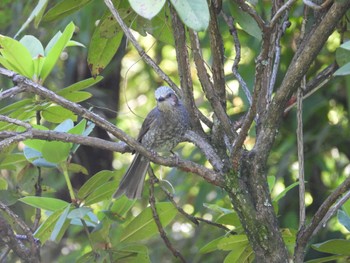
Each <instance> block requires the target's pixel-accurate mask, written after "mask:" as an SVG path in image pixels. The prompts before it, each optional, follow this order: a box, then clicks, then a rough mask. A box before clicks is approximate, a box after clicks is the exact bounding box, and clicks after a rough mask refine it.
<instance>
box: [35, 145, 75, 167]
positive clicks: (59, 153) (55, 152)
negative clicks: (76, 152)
mask: <svg viewBox="0 0 350 263" xmlns="http://www.w3.org/2000/svg"><path fill="white" fill-rule="evenodd" d="M71 148H72V144H71V143H66V142H59V141H52V142H49V141H46V142H45V143H44V145H43V148H42V150H41V153H42V155H43V157H44V158H45V160H47V161H48V162H50V163H56V164H58V163H61V162H64V161H66V160H67V158H68V156H69V154H70V149H71Z"/></svg>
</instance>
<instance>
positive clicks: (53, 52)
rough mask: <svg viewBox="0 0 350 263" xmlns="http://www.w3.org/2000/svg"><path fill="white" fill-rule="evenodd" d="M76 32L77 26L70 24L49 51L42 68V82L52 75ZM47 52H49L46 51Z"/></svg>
mask: <svg viewBox="0 0 350 263" xmlns="http://www.w3.org/2000/svg"><path fill="white" fill-rule="evenodd" d="M74 30H75V26H74V24H73V22H70V23H69V24H68V25H67V26H66V28H65V29H64V31H63V33H62V35H61V36H60V37H59V38H58V40H57V41H56V43H55V44H54V45H53V46H52V48H50V49H49V52H48V54H46V59H45V63H44V65H43V67H42V71H41V73H40V78H41V80H42V82H44V80H45V79H46V77H47V76H48V75H49V74H50V72H51V71H52V69H53V67H54V66H55V64H56V62H57V60H58V58H59V57H60V55H61V53H62V51H63V49H64V48H65V47H66V45H67V43H68V42H69V40H70V39H71V38H72V36H73V33H74ZM45 51H47V50H46V49H45Z"/></svg>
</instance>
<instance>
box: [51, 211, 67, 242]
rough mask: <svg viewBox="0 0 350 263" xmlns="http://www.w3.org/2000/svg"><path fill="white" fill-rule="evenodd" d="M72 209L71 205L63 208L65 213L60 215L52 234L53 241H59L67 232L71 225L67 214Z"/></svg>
mask: <svg viewBox="0 0 350 263" xmlns="http://www.w3.org/2000/svg"><path fill="white" fill-rule="evenodd" d="M70 210H71V205H68V206H67V207H66V208H65V209H64V210H63V213H62V214H61V215H60V217H59V218H58V220H57V222H56V224H55V227H54V228H53V230H52V233H51V236H50V240H51V241H56V242H59V241H60V239H61V237H62V236H63V234H64V233H65V232H66V230H67V228H68V226H69V220H67V216H68V213H69V211H70Z"/></svg>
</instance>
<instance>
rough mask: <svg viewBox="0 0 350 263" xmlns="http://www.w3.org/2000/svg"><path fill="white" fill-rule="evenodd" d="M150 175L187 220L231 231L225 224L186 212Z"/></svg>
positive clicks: (154, 178) (151, 175)
mask: <svg viewBox="0 0 350 263" xmlns="http://www.w3.org/2000/svg"><path fill="white" fill-rule="evenodd" d="M149 175H150V177H153V178H152V179H153V180H154V182H155V183H158V184H159V187H160V188H161V189H162V191H163V192H164V193H165V194H166V196H167V197H168V199H169V200H170V202H171V203H172V204H173V206H174V207H175V208H176V209H177V211H179V213H180V214H182V215H183V216H185V217H186V218H187V219H188V220H189V221H191V222H192V223H193V224H195V225H198V224H199V221H201V222H203V223H206V224H208V225H211V226H215V227H217V228H220V229H223V230H225V231H227V232H229V231H231V230H230V229H229V228H227V227H226V226H224V225H222V224H218V223H215V222H212V221H210V220H206V219H204V218H201V217H197V216H192V215H190V214H188V213H186V212H185V211H184V210H183V209H182V207H180V206H179V205H178V204H177V203H176V201H175V200H174V195H173V194H172V193H171V192H169V191H168V190H167V189H166V188H165V187H164V186H163V185H161V184H160V182H159V179H158V178H157V177H156V176H155V175H154V173H153V174H149Z"/></svg>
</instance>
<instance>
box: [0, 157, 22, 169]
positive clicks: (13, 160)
mask: <svg viewBox="0 0 350 263" xmlns="http://www.w3.org/2000/svg"><path fill="white" fill-rule="evenodd" d="M24 163H26V158H25V156H24V155H23V154H19V153H18V154H7V155H6V156H5V158H4V159H3V160H2V161H1V163H0V169H7V170H13V169H15V168H16V167H17V168H18V167H20V165H21V164H24Z"/></svg>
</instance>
